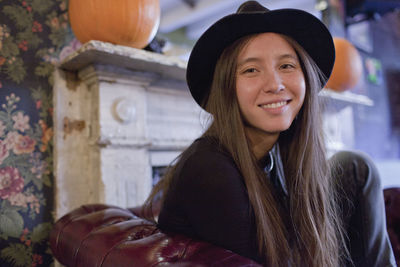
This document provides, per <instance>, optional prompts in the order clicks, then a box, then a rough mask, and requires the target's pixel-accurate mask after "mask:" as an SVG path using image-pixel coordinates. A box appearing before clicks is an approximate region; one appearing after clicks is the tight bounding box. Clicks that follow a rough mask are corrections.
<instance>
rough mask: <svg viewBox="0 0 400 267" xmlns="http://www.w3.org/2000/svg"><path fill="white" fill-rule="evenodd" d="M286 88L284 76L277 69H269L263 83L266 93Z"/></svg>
mask: <svg viewBox="0 0 400 267" xmlns="http://www.w3.org/2000/svg"><path fill="white" fill-rule="evenodd" d="M284 89H285V86H284V85H283V81H282V78H281V76H280V75H279V73H278V72H277V71H267V72H266V73H265V75H264V84H263V91H264V92H265V93H278V92H280V91H282V90H284Z"/></svg>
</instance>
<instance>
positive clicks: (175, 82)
mask: <svg viewBox="0 0 400 267" xmlns="http://www.w3.org/2000/svg"><path fill="white" fill-rule="evenodd" d="M185 71H186V63H185V62H184V61H181V60H179V59H178V58H174V57H167V56H164V55H160V54H155V53H151V52H147V51H144V50H138V49H134V48H129V47H125V46H118V45H112V44H109V43H103V42H99V41H91V42H88V43H86V44H85V45H83V46H82V47H81V48H80V49H79V50H78V51H76V52H75V53H73V54H71V55H70V56H68V57H67V58H66V59H65V60H64V61H63V62H62V63H61V64H60V66H59V67H58V68H57V69H56V71H55V84H54V131H55V134H54V136H55V139H54V142H55V145H54V161H55V162H54V166H55V170H54V173H55V188H56V197H55V202H56V203H55V205H56V208H55V217H56V218H59V217H60V216H62V215H64V214H65V213H67V212H68V211H70V210H72V209H74V208H76V207H79V206H80V205H82V204H87V203H107V204H113V205H118V206H121V207H132V206H136V205H140V204H142V203H143V201H144V200H145V198H146V197H147V195H148V193H149V192H150V190H151V186H152V168H153V167H157V166H166V165H168V164H169V163H170V162H171V160H173V159H174V158H175V157H176V156H178V155H179V153H180V152H181V151H182V150H183V149H184V148H185V147H186V146H188V145H189V144H190V143H191V142H192V141H193V140H194V139H195V138H197V137H198V136H200V135H201V133H202V132H203V129H204V127H203V126H202V125H203V122H204V123H206V120H205V119H204V118H205V117H206V115H205V114H204V112H202V111H201V109H200V107H198V106H197V104H196V103H195V102H194V101H193V99H192V97H191V96H190V92H189V90H188V88H187V85H186V82H185ZM202 118H203V119H202Z"/></svg>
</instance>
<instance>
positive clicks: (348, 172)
mask: <svg viewBox="0 0 400 267" xmlns="http://www.w3.org/2000/svg"><path fill="white" fill-rule="evenodd" d="M192 146H193V147H192V148H193V149H192V150H191V151H192V153H191V154H190V155H186V156H185V157H186V158H185V159H184V160H183V162H182V164H179V166H178V168H177V170H176V171H177V172H176V175H175V177H174V178H173V180H172V184H171V186H170V189H169V191H168V192H167V193H166V198H165V202H164V204H163V207H162V209H161V212H160V215H159V221H158V227H159V228H160V229H161V230H163V231H166V232H177V233H181V234H184V235H188V236H191V237H194V238H197V239H201V240H205V241H208V242H210V243H213V244H215V245H218V246H221V247H224V248H226V249H229V250H232V251H233V252H235V253H238V254H240V255H242V256H245V257H248V258H251V259H253V260H255V261H257V262H260V263H262V261H263V260H262V258H263V257H261V255H260V254H259V253H258V245H257V237H256V231H257V230H256V225H255V219H254V213H253V210H252V207H251V204H250V201H249V198H248V194H247V190H246V186H245V183H244V180H243V177H242V175H241V173H240V171H239V170H238V169H237V167H236V164H235V162H234V161H233V159H232V157H231V156H230V154H229V153H228V152H226V150H224V148H223V147H221V146H220V145H219V144H218V142H217V141H216V140H214V139H208V138H201V139H198V140H196V141H195V142H194V143H193V144H192ZM271 156H272V158H273V160H272V161H273V168H272V170H271V171H270V173H269V175H267V174H266V179H267V177H270V179H271V182H272V184H273V186H274V188H275V191H276V192H277V194H278V195H279V196H281V203H282V205H283V207H284V206H286V205H288V198H289V195H288V191H287V189H286V185H285V175H284V169H283V164H282V161H281V157H280V152H279V146H278V145H275V146H274V148H273V149H272V150H271ZM331 160H332V161H334V165H335V166H339V167H338V168H334V169H335V170H336V171H335V176H334V177H335V178H337V181H336V184H337V186H338V196H339V199H340V206H341V208H342V214H343V220H344V226H345V229H346V233H347V236H348V247H349V249H350V254H351V260H352V262H353V264H354V266H363V267H364V266H368V267H370V266H371V267H372V266H377V267H378V266H379V267H381V266H396V265H395V260H394V257H393V253H392V250H391V247H390V243H389V239H388V236H387V232H386V227H385V226H386V223H385V216H384V202H383V192H382V190H381V187H380V181H379V176H378V173H377V171H376V168H375V167H374V165H373V163H372V161H371V160H370V159H369V158H368V157H366V156H365V155H362V154H359V153H354V152H341V153H338V154H336V155H335V156H334V157H333V158H332V159H331ZM265 164H266V165H268V166H269V165H270V164H271V161H270V160H269V159H268V158H267V159H266V162H265ZM267 169H268V168H267ZM346 265H348V266H352V265H351V263H350V261H348V262H347V264H346Z"/></svg>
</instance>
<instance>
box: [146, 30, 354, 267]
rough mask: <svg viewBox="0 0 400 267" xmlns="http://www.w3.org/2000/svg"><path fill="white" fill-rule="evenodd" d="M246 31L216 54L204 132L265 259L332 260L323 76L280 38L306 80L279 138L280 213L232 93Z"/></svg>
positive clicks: (335, 231) (339, 233)
mask: <svg viewBox="0 0 400 267" xmlns="http://www.w3.org/2000/svg"><path fill="white" fill-rule="evenodd" d="M253 37H254V35H250V36H245V37H243V38H241V39H239V40H237V41H236V42H234V43H233V44H232V45H230V46H229V47H227V48H226V49H225V50H224V51H223V53H222V54H221V56H220V58H219V60H218V62H217V64H216V67H215V72H214V78H213V83H212V86H211V90H210V93H209V95H208V97H207V98H206V99H205V102H204V105H203V107H204V108H205V109H206V110H207V111H208V112H209V113H210V114H212V123H211V125H210V126H209V128H208V129H207V131H206V132H205V133H204V134H203V137H212V138H215V139H217V140H218V141H219V143H220V144H221V146H223V147H224V148H225V149H226V150H227V151H228V152H229V153H230V154H231V156H232V158H233V159H234V161H235V163H236V165H237V167H238V169H239V170H240V172H241V173H242V175H243V178H244V181H245V184H246V187H247V191H248V196H249V200H250V203H251V205H252V208H253V211H254V215H255V218H256V224H257V225H256V227H257V238H258V246H259V250H260V251H259V252H260V255H263V256H264V258H265V263H266V264H267V265H270V266H289V265H291V266H318V267H319V266H339V265H340V260H341V259H340V258H341V255H340V253H339V251H342V250H343V249H344V251H346V249H345V244H344V238H343V230H342V228H341V221H340V219H339V218H340V217H339V216H338V211H337V208H336V198H335V194H334V192H335V191H334V190H333V184H332V179H331V176H330V167H329V166H328V163H327V160H326V157H325V150H324V142H323V136H322V123H321V113H322V110H321V106H320V103H319V99H318V92H319V89H320V88H321V83H322V81H323V79H324V77H323V76H322V75H321V71H319V69H318V67H317V66H316V64H315V63H314V62H313V60H312V59H311V58H310V56H308V54H307V53H306V52H305V51H304V49H303V48H302V47H301V46H300V45H299V44H297V43H296V42H295V41H294V40H292V39H291V38H289V37H287V36H282V37H283V38H285V39H286V40H287V41H288V42H289V43H290V44H291V45H292V46H293V48H294V49H295V51H296V53H297V55H298V57H299V59H300V62H301V66H302V70H303V73H304V76H305V80H306V86H307V87H306V96H305V100H304V104H303V106H302V108H301V110H300V112H299V114H298V115H297V118H296V119H295V120H294V122H293V123H292V125H291V127H290V128H289V129H288V130H286V131H284V132H282V133H281V134H280V137H279V140H278V143H279V146H280V151H281V157H282V162H283V166H284V172H285V178H286V184H287V188H288V191H289V196H290V200H289V210H290V212H289V215H288V216H287V215H285V214H283V213H282V210H281V208H280V204H279V201H278V199H277V197H276V195H275V193H274V192H273V190H272V186H271V184H270V182H269V179H265V173H264V172H263V171H262V170H261V168H260V167H259V165H258V161H257V159H256V158H255V155H254V154H253V152H252V151H251V147H250V143H249V141H248V139H247V137H246V133H245V127H244V124H243V121H244V120H243V117H242V114H241V112H240V108H239V104H238V101H237V97H236V90H235V86H236V66H237V57H238V55H239V53H240V51H241V50H242V49H243V47H244V46H245V45H246V44H247V43H248V42H249V41H250V40H251V39H252V38H253ZM191 150H192V148H191V147H189V148H188V149H186V150H185V151H184V152H183V153H182V155H181V157H180V158H179V160H178V162H177V164H175V165H173V166H171V167H170V168H169V170H168V172H167V174H166V176H165V177H164V179H162V180H161V181H160V183H159V184H157V185H156V186H155V187H154V189H153V191H152V192H151V194H150V196H149V198H148V199H147V200H146V202H145V210H147V215H148V216H151V215H152V213H151V211H152V203H153V201H154V199H155V198H156V196H158V195H159V194H160V193H165V192H167V191H168V188H169V185H170V183H171V180H172V178H173V177H174V175H175V169H176V167H177V166H178V165H180V164H184V162H185V159H186V157H187V155H189V154H190V153H191ZM164 195H165V194H164ZM162 201H163V199H161V202H162ZM287 217H288V218H289V219H287ZM282 259H285V261H282Z"/></svg>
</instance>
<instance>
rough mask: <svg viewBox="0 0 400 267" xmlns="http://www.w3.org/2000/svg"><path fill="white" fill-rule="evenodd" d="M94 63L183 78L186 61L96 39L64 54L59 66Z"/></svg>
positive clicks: (75, 67) (79, 66)
mask: <svg viewBox="0 0 400 267" xmlns="http://www.w3.org/2000/svg"><path fill="white" fill-rule="evenodd" d="M93 64H103V65H113V66H116V67H120V68H126V69H130V70H134V71H135V70H137V71H141V72H146V71H148V72H152V73H157V74H160V75H161V76H163V77H165V78H170V79H176V80H179V81H185V80H186V76H185V75H186V65H187V63H186V62H185V61H183V60H182V59H180V58H177V57H172V56H165V55H162V54H157V53H154V52H149V51H146V50H143V49H136V48H132V47H128V46H121V45H115V44H111V43H106V42H101V41H95V40H92V41H89V42H87V43H85V44H84V45H82V47H80V48H79V49H78V50H77V51H75V52H74V53H72V54H70V55H69V56H67V57H66V58H65V59H64V60H63V61H62V62H61V63H60V65H59V68H61V69H63V70H67V71H79V70H81V69H83V68H85V67H87V66H89V65H93Z"/></svg>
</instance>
